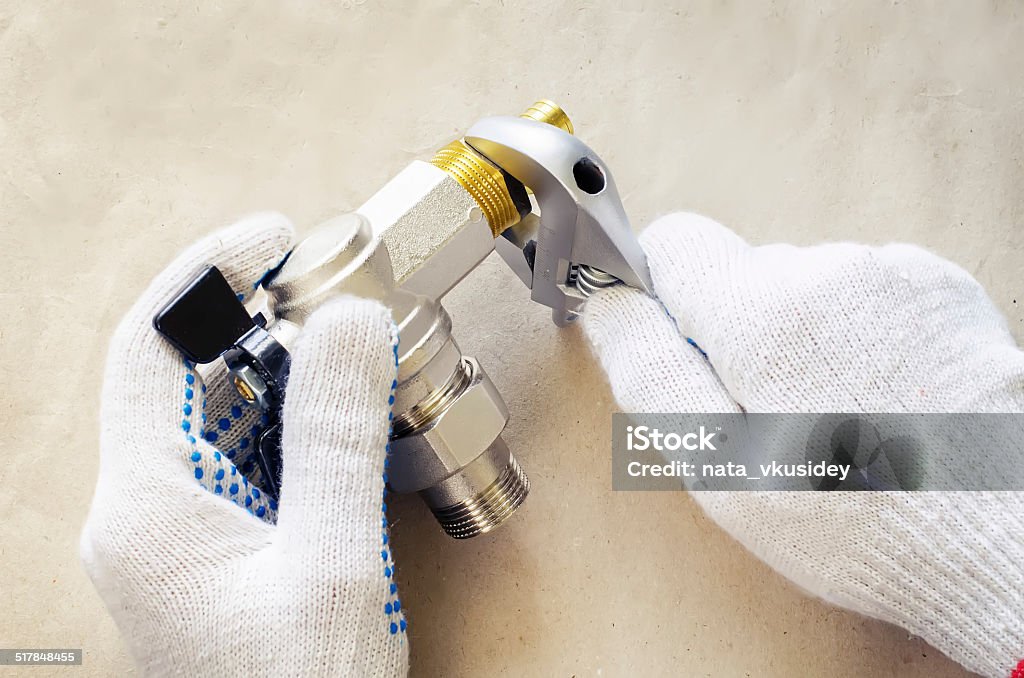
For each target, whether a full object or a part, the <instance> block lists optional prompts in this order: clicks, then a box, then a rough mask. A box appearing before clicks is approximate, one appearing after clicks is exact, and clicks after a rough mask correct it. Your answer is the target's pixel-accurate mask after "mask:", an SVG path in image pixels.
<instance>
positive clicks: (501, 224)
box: [430, 99, 573, 238]
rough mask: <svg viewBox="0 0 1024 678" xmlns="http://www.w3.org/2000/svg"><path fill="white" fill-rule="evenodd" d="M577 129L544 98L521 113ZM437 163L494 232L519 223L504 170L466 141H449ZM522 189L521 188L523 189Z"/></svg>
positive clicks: (437, 157) (436, 157)
mask: <svg viewBox="0 0 1024 678" xmlns="http://www.w3.org/2000/svg"><path fill="white" fill-rule="evenodd" d="M519 117H521V118H529V119H531V120H536V121H538V122H543V123H547V124H549V125H553V126H554V127H558V128H561V129H563V130H565V131H566V132H568V133H569V134H572V133H573V128H572V122H571V121H570V120H569V116H568V115H566V114H565V111H563V110H562V108H561V107H560V106H559V105H558V104H556V103H554V102H553V101H549V100H547V99H541V100H539V101H537V102H535V103H534V104H533V105H532V106H530V107H529V108H528V109H526V110H525V111H524V112H523V113H521V114H520V116H519ZM430 164H431V165H433V166H434V167H437V168H439V169H442V170H444V171H445V172H447V173H448V174H449V175H450V176H451V177H452V178H454V179H455V180H456V181H458V182H459V184H460V185H461V186H462V187H463V188H464V189H466V191H467V192H468V193H469V194H470V195H471V196H473V200H475V201H476V204H477V205H478V206H479V207H480V211H481V212H483V213H484V216H485V217H487V223H488V224H489V225H490V227H491V233H493V234H494V237H495V238H497V237H498V236H499V235H501V232H502V231H504V230H505V229H506V228H508V227H510V226H515V225H516V224H517V223H519V210H518V209H516V204H515V201H514V200H513V199H512V196H511V195H510V194H509V190H508V185H507V184H506V183H505V177H504V176H503V175H502V173H501V170H499V169H498V168H497V167H495V166H494V165H492V164H491V163H490V162H489V161H488V160H487V159H486V158H484V157H483V156H482V155H480V154H479V153H477V152H476V151H474V150H473V149H472V148H470V147H469V146H468V145H467V144H466V143H465V142H464V141H462V140H458V141H453V142H452V143H450V144H448V145H447V146H445V147H444V148H442V149H441V150H439V151H438V152H437V153H435V154H434V157H433V158H432V159H431V160H430ZM520 190H521V189H520Z"/></svg>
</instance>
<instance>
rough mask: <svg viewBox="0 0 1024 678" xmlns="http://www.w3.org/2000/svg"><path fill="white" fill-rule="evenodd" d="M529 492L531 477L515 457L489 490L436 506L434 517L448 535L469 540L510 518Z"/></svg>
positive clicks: (509, 460) (511, 458)
mask: <svg viewBox="0 0 1024 678" xmlns="http://www.w3.org/2000/svg"><path fill="white" fill-rule="evenodd" d="M529 493H530V479H529V478H527V477H526V473H524V472H523V469H522V468H520V466H519V462H517V461H516V459H515V457H513V456H511V455H509V459H508V464H506V465H505V467H504V468H503V469H502V470H501V473H499V474H498V477H497V478H496V479H495V481H494V482H493V483H491V484H490V485H489V486H488V487H487V488H486V489H484V490H483V491H481V492H479V493H478V494H476V495H474V496H473V497H470V498H469V499H466V500H465V501H461V502H459V503H457V504H453V505H450V506H445V507H443V508H434V509H432V510H433V512H434V516H435V517H436V518H437V521H438V522H439V523H441V527H442V528H443V529H444V531H445V532H447V533H448V535H449V536H451V537H454V538H456V539H469V538H470V537H476V536H477V535H481V534H485V533H487V532H490V531H491V530H493V529H494V528H496V527H498V526H499V525H501V524H502V523H503V522H505V520H507V519H508V518H509V516H511V515H512V514H513V513H515V511H516V509H517V508H519V506H520V504H522V503H523V501H524V500H525V499H526V495H528V494H529Z"/></svg>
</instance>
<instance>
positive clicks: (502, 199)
mask: <svg viewBox="0 0 1024 678" xmlns="http://www.w3.org/2000/svg"><path fill="white" fill-rule="evenodd" d="M430 164H431V165H433V166H434V167H437V168H440V169H442V170H444V171H445V172H447V173H448V174H449V175H450V176H452V177H453V178H454V179H455V180H456V181H458V182H459V184H460V185H461V186H462V187H463V188H464V189H466V191H467V192H468V193H469V194H470V195H471V196H473V200H475V201H476V204H477V205H478V206H479V207H480V211H481V212H483V213H484V216H485V217H487V223H488V224H490V226H491V232H492V233H493V234H494V237H498V235H500V234H501V232H502V231H504V230H505V229H506V228H508V227H509V226H514V225H515V224H517V223H519V210H518V209H517V208H516V205H515V202H513V200H512V196H511V195H510V194H509V191H508V186H506V185H505V177H503V176H502V174H501V170H499V169H498V168H497V167H495V166H494V165H492V164H491V163H489V162H488V161H487V160H486V159H484V157H483V156H481V155H480V154H479V153H477V152H476V151H474V150H473V149H472V148H470V147H469V146H468V145H467V144H466V143H465V142H463V141H453V142H452V143H450V144H448V145H447V146H445V147H444V148H442V149H441V150H439V151H438V152H437V153H436V154H434V157H433V159H431V161H430Z"/></svg>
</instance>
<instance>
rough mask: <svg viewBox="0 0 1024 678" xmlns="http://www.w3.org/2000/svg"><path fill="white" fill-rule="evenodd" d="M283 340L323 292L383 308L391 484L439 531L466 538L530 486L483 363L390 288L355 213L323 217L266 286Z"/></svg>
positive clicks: (427, 307)
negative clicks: (394, 381) (390, 344)
mask: <svg viewBox="0 0 1024 678" xmlns="http://www.w3.org/2000/svg"><path fill="white" fill-rule="evenodd" d="M266 291H267V294H268V295H269V306H270V308H271V309H272V312H273V314H274V321H273V322H271V323H270V324H268V326H267V331H268V332H269V333H270V334H271V336H273V337H274V338H275V339H277V340H278V341H279V342H280V343H282V344H283V345H285V346H287V345H288V344H289V343H291V342H292V341H293V340H294V337H295V336H296V335H297V334H298V332H299V331H300V329H301V326H302V324H303V323H304V322H305V320H306V318H307V317H308V316H309V314H310V313H312V312H313V310H314V309H316V308H317V307H318V306H320V305H321V304H323V303H324V302H326V301H327V300H328V299H331V298H334V297H337V296H339V295H346V294H348V295H354V296H360V297H364V298H371V299H377V300H379V301H380V302H382V303H383V304H384V305H385V306H387V307H388V308H389V309H390V310H391V313H392V317H393V319H394V321H395V324H396V325H397V326H398V330H399V345H398V387H397V389H396V392H395V404H394V412H395V417H394V421H393V427H392V431H391V444H392V453H391V456H390V464H389V468H388V483H389V485H390V487H391V488H392V489H393V490H394V491H395V492H400V493H406V492H418V493H419V494H420V496H421V497H423V499H424V500H425V501H426V503H427V505H428V506H429V507H430V509H431V511H433V513H434V515H435V516H436V517H437V519H438V521H439V522H440V523H441V526H442V527H443V528H444V530H445V532H447V533H448V534H449V535H451V536H453V537H456V538H464V537H473V536H475V535H478V534H482V533H484V532H488V531H490V530H492V529H494V528H495V527H497V526H498V525H500V524H501V523H502V522H503V521H504V520H505V519H506V518H507V517H508V516H510V515H511V514H512V513H513V512H514V511H515V509H516V508H517V507H518V506H519V505H520V504H522V502H523V500H524V499H525V498H526V495H527V493H528V492H529V487H530V485H529V480H528V479H527V477H526V475H525V474H524V473H523V471H522V469H521V468H520V467H519V464H518V463H517V462H516V460H515V458H514V457H513V456H512V454H511V453H510V452H509V449H508V446H507V445H506V444H505V441H504V440H502V438H501V432H502V430H503V429H504V428H505V424H506V422H508V409H507V408H506V407H505V403H504V401H503V400H502V398H501V395H500V394H499V393H498V391H497V389H496V388H495V387H494V384H492V383H491V380H490V379H489V378H488V376H487V374H486V373H485V372H484V370H483V368H482V367H480V365H479V364H478V363H477V362H476V361H475V360H474V359H472V358H469V357H466V356H463V355H462V352H461V350H460V349H459V346H458V344H457V343H455V340H454V338H453V337H452V333H451V329H452V325H451V319H450V318H449V316H448V314H447V312H445V310H444V308H443V307H442V306H441V305H440V304H439V303H437V302H436V301H435V300H433V299H430V298H427V297H425V296H418V295H415V294H413V293H411V292H409V291H406V290H403V289H400V288H396V287H395V282H394V274H393V272H392V267H391V258H390V256H389V254H388V250H387V248H386V247H385V246H384V245H383V243H382V241H381V240H380V239H379V238H377V237H375V236H374V233H373V229H372V227H371V224H370V222H369V220H368V219H367V218H366V217H365V216H363V215H361V214H358V213H354V214H347V215H344V216H340V217H337V218H335V219H332V220H330V221H328V222H327V223H325V224H323V225H321V226H320V227H319V228H317V229H316V231H315V232H314V233H313V234H311V235H310V236H309V237H307V238H305V239H304V240H303V241H302V242H300V243H299V244H298V245H297V246H296V247H295V249H294V250H293V251H292V253H291V256H289V258H288V260H287V261H286V262H285V264H284V266H283V267H282V268H281V270H280V271H279V272H278V273H277V274H276V275H275V276H274V277H273V279H272V280H271V281H270V282H269V284H268V285H267V286H266Z"/></svg>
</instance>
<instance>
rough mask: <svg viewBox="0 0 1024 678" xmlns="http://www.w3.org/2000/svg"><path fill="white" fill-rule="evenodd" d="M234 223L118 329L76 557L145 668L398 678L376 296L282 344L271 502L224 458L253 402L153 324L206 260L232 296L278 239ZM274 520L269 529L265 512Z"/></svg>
mask: <svg viewBox="0 0 1024 678" xmlns="http://www.w3.org/2000/svg"><path fill="white" fill-rule="evenodd" d="M291 236H292V228H291V225H290V224H289V223H288V222H287V221H286V220H285V219H283V218H281V217H278V216H275V215H261V216H257V217H252V218H250V219H248V220H245V221H242V222H241V223H239V224H236V225H235V226H233V227H231V228H228V229H226V230H224V231H221V232H219V233H217V234H215V235H213V236H211V237H209V238H207V239H205V240H204V241H202V242H200V243H199V244H197V245H195V246H194V247H192V248H191V249H189V250H188V251H187V252H185V253H184V254H183V255H182V256H180V257H179V258H178V259H177V261H175V263H174V264H172V265H171V266H170V267H169V268H168V269H167V270H166V271H164V272H163V273H162V274H161V275H160V276H159V277H158V278H157V279H156V281H154V282H153V284H152V285H151V286H150V288H149V290H148V291H147V292H146V293H145V294H144V295H143V296H142V298H141V299H140V300H139V301H138V302H137V303H136V304H135V306H134V307H133V308H132V310H131V311H130V312H129V313H128V315H127V317H125V319H124V320H123V321H122V323H121V325H120V326H119V328H118V330H117V332H116V334H115V336H114V339H113V341H112V342H111V347H110V354H109V357H108V362H107V369H106V376H105V380H104V386H103V396H102V406H101V436H100V455H101V456H100V471H99V479H98V482H97V485H96V495H95V498H94V499H93V504H92V509H91V511H90V513H89V517H88V520H87V522H86V525H85V529H84V532H83V534H82V542H81V553H82V560H83V562H84V564H85V567H86V569H87V571H88V573H89V575H90V576H91V577H92V580H93V582H94V583H95V584H96V587H97V588H98V590H99V592H100V595H101V596H102V597H103V599H104V601H105V602H106V604H107V606H108V608H109V610H110V612H111V614H112V615H113V617H114V619H115V621H116V622H117V624H118V626H119V627H120V629H121V632H122V633H123V634H124V636H125V639H126V641H127V643H128V645H129V648H130V650H131V652H132V654H133V655H134V657H135V659H136V661H137V662H138V663H139V665H140V667H141V669H142V671H143V673H145V674H147V675H150V674H152V675H170V674H174V675H216V676H227V675H242V674H244V675H246V676H252V675H274V676H279V675H301V676H311V675H339V674H345V675H382V676H385V675H386V676H398V675H405V674H406V673H407V671H408V643H407V642H405V637H406V636H405V628H406V622H405V619H404V617H403V615H402V612H401V603H400V602H399V599H398V597H397V587H396V585H395V584H394V582H393V579H392V570H393V568H394V562H393V560H392V559H391V549H390V546H389V545H388V529H387V524H386V520H385V519H384V518H383V514H382V501H381V498H382V495H383V491H384V481H383V479H382V472H383V468H384V462H385V449H386V446H387V440H388V431H389V423H388V422H389V412H390V405H389V402H388V400H389V397H390V395H391V391H392V389H393V387H394V379H395V354H394V347H395V345H396V342H397V336H396V334H395V331H394V327H393V324H392V321H391V317H390V314H389V313H388V312H387V310H386V309H384V308H383V307H382V306H380V305H379V304H377V303H375V302H371V301H365V300H356V299H342V300H337V301H334V302H331V303H330V304H327V305H325V306H324V307H322V308H321V309H319V310H318V311H317V312H316V313H314V314H313V315H312V316H311V317H310V319H309V321H308V323H307V325H306V326H305V329H304V333H303V335H302V336H301V337H300V339H299V342H298V345H297V346H296V348H295V350H294V351H293V353H292V368H291V375H290V381H289V384H288V390H287V393H286V397H285V403H284V411H283V422H284V434H283V450H284V452H283V471H282V487H281V506H280V509H279V510H278V508H277V506H276V504H275V503H274V502H271V501H269V500H268V499H267V497H266V496H265V495H263V494H261V493H260V491H259V489H258V488H256V487H255V486H254V484H253V483H251V482H249V481H248V480H247V479H245V478H244V476H243V473H242V471H240V470H239V467H237V466H236V465H235V463H234V462H233V459H234V460H238V461H239V464H240V465H241V466H245V464H243V463H242V461H241V460H242V459H243V458H244V456H245V455H246V452H247V450H248V449H250V446H251V433H252V431H251V428H250V425H251V424H252V423H253V422H252V421H251V420H252V418H253V417H254V416H255V414H254V413H253V412H252V411H251V410H247V409H246V408H245V407H243V403H241V402H238V401H237V400H236V399H234V398H233V394H232V393H230V389H228V388H227V387H226V386H225V384H224V381H225V380H223V379H220V380H218V381H217V382H216V383H214V382H213V381H211V383H210V384H209V385H206V384H204V383H203V381H202V379H201V378H200V377H199V375H198V374H197V372H196V370H195V369H194V366H192V365H189V364H188V363H186V362H183V359H182V358H181V356H180V355H178V354H177V353H176V352H175V351H174V349H172V348H171V346H169V345H168V344H167V343H166V342H165V341H164V340H163V339H162V338H161V337H160V336H158V335H157V333H156V332H155V330H154V329H153V328H152V319H153V316H154V314H155V313H156V311H157V310H158V309H159V308H161V307H162V306H163V305H165V304H166V303H167V302H168V301H169V300H170V298H171V296H172V295H173V294H174V293H175V292H176V291H178V290H179V289H181V287H182V286H183V285H184V284H185V283H186V282H187V281H188V280H189V279H190V278H192V277H193V276H194V275H195V274H196V273H197V272H198V270H199V269H200V267H202V266H203V265H206V264H212V265H215V266H217V267H218V268H219V269H220V270H221V272H222V273H223V274H224V275H225V277H226V278H227V280H228V281H229V282H230V283H231V284H232V286H233V288H234V289H235V290H245V291H248V292H251V291H252V289H253V284H252V283H253V281H255V280H257V279H258V278H259V276H260V275H261V274H262V273H263V272H265V271H266V270H267V269H268V268H269V267H270V266H273V265H274V264H275V263H276V262H277V261H279V260H280V259H281V257H282V256H283V254H284V253H285V251H286V250H287V249H288V248H289V247H290V243H291ZM274 518H276V524H275V523H274V522H273V520H274Z"/></svg>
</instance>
